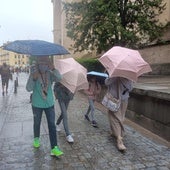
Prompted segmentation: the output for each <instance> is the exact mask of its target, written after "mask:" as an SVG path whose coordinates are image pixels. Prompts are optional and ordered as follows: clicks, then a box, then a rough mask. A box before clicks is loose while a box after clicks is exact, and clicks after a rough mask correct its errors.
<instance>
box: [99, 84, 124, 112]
mask: <svg viewBox="0 0 170 170" xmlns="http://www.w3.org/2000/svg"><path fill="white" fill-rule="evenodd" d="M118 84H119V83H117V89H118V96H119V99H116V98H115V97H113V96H112V95H111V94H110V93H109V92H107V93H106V95H105V96H104V98H103V100H102V104H103V105H104V106H105V107H106V108H108V109H109V110H110V111H112V112H117V111H118V110H119V108H120V103H121V102H120V88H119V85H118Z"/></svg>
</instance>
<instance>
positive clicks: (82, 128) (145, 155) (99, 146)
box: [0, 73, 170, 170]
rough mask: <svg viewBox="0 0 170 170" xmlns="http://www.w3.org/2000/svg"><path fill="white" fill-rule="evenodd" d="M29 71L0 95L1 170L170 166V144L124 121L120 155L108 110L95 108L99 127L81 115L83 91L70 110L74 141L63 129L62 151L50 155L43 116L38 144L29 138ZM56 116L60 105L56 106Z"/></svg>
mask: <svg viewBox="0 0 170 170" xmlns="http://www.w3.org/2000/svg"><path fill="white" fill-rule="evenodd" d="M27 78H28V74H25V73H21V74H20V75H19V86H18V89H17V93H16V94H14V92H13V87H12V85H11V86H10V90H9V93H8V95H7V96H4V97H3V96H2V94H1V93H0V95H1V96H0V102H1V103H0V105H1V109H0V170H12V169H15V170H104V169H105V170H139V169H140V170H169V169H170V148H169V147H168V146H166V145H163V144H160V143H159V142H158V141H155V140H152V139H151V138H148V137H146V136H144V135H143V134H141V133H140V132H139V131H137V130H136V129H134V128H133V127H131V126H129V125H126V126H125V128H126V129H125V130H126V136H125V145H126V146H127V152H126V153H125V154H122V153H120V152H119V151H118V150H117V148H116V146H115V143H114V142H115V141H114V139H113V138H112V137H111V136H110V134H109V123H108V119H107V114H106V113H103V112H102V111H100V110H99V109H96V112H95V115H96V120H97V122H98V126H99V128H94V127H92V126H91V124H90V123H89V122H87V121H86V120H85V119H84V113H85V112H86V109H87V107H88V103H87V99H86V97H85V96H84V94H82V93H80V92H77V93H76V95H75V97H74V99H73V101H71V103H70V105H69V109H68V120H69V126H70V131H71V132H72V134H73V137H74V141H75V142H74V144H69V143H68V142H67V141H66V137H65V132H64V130H63V129H62V131H61V132H58V143H59V147H60V148H61V150H62V151H63V152H64V155H63V156H62V157H61V158H54V157H51V156H50V142H49V135H48V127H47V122H46V118H45V114H44V115H43V119H42V124H41V138H40V139H41V146H40V148H39V149H35V148H33V146H32V142H33V115H32V110H31V104H30V98H29V95H30V94H29V93H28V92H26V90H25V84H26V80H27ZM11 84H12V82H11ZM55 109H56V119H57V116H58V115H59V112H60V109H59V106H58V104H56V106H55Z"/></svg>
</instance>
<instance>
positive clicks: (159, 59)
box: [51, 0, 170, 65]
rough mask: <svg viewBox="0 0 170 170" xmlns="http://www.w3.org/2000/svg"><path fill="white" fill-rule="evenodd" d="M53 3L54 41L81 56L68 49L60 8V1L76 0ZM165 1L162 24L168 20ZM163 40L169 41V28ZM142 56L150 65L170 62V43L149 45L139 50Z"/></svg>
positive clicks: (169, 10)
mask: <svg viewBox="0 0 170 170" xmlns="http://www.w3.org/2000/svg"><path fill="white" fill-rule="evenodd" d="M51 1H52V3H53V28H54V29H53V35H54V42H55V43H59V44H62V45H64V46H65V47H66V48H67V49H68V50H69V51H70V52H71V54H72V55H73V56H74V57H78V56H83V55H84V54H85V53H86V52H84V53H83V54H82V53H81V54H79V53H73V51H72V50H71V49H70V47H71V44H72V43H73V41H72V40H71V39H70V38H68V37H67V34H66V32H67V30H66V28H65V13H64V11H63V10H62V2H72V1H77V0H51ZM164 1H165V3H166V9H165V11H164V12H163V14H162V15H160V16H159V19H160V21H161V22H163V23H164V24H166V23H168V22H170V0H164ZM163 38H164V41H165V42H168V41H170V28H169V29H167V30H166V32H165V33H164V37H163ZM140 52H141V53H142V56H143V57H144V59H145V60H146V61H148V62H149V63H150V64H151V65H152V64H153V65H154V64H160V63H161V64H163V63H167V62H168V63H170V57H169V54H170V44H166V45H155V46H150V47H147V48H145V49H142V50H140Z"/></svg>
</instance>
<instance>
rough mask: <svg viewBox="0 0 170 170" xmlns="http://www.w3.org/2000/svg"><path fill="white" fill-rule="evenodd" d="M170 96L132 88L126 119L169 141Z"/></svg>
mask: <svg viewBox="0 0 170 170" xmlns="http://www.w3.org/2000/svg"><path fill="white" fill-rule="evenodd" d="M169 111H170V94H168V93H162V92H157V91H151V90H142V89H137V88H134V89H133V91H132V92H131V94H130V99H129V104H128V110H127V113H126V116H127V118H129V119H130V120H132V121H134V122H135V123H137V124H139V125H141V126H143V127H144V128H146V129H148V130H150V131H151V132H153V133H155V134H157V135H159V136H161V137H163V138H164V139H166V140H168V141H170V112H169Z"/></svg>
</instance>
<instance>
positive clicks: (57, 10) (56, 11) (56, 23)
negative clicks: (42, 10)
mask: <svg viewBox="0 0 170 170" xmlns="http://www.w3.org/2000/svg"><path fill="white" fill-rule="evenodd" d="M52 2H53V37H54V42H55V43H57V44H61V43H62V42H61V39H62V38H61V36H62V28H61V27H62V21H61V20H62V19H61V18H62V6H61V0H52ZM61 45H62V44H61Z"/></svg>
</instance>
